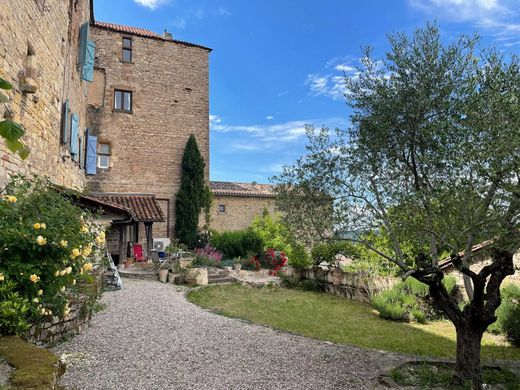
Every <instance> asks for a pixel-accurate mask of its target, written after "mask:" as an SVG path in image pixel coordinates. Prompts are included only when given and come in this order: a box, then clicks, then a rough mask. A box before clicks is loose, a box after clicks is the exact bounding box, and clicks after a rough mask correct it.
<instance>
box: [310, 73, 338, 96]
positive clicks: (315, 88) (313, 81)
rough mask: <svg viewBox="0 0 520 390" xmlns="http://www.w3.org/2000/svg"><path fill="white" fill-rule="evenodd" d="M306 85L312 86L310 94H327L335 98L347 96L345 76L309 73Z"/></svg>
mask: <svg viewBox="0 0 520 390" xmlns="http://www.w3.org/2000/svg"><path fill="white" fill-rule="evenodd" d="M305 85H308V86H309V88H310V94H311V95H314V96H327V97H330V98H332V99H334V100H341V99H343V98H344V97H345V93H346V92H347V88H346V87H345V77H344V76H339V75H330V74H329V75H320V74H308V75H307V80H305Z"/></svg>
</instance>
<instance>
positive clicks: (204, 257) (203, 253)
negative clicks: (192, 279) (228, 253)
mask: <svg viewBox="0 0 520 390" xmlns="http://www.w3.org/2000/svg"><path fill="white" fill-rule="evenodd" d="M220 260H222V253H220V252H219V251H217V250H216V249H215V248H213V247H212V246H209V245H208V246H206V247H204V248H197V249H195V260H193V262H192V264H191V265H192V267H222V264H221V262H220Z"/></svg>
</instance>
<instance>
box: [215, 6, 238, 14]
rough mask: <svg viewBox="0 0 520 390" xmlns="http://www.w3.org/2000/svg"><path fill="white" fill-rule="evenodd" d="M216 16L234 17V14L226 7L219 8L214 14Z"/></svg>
mask: <svg viewBox="0 0 520 390" xmlns="http://www.w3.org/2000/svg"><path fill="white" fill-rule="evenodd" d="M213 14H214V15H216V16H232V15H233V14H232V13H231V12H230V11H229V10H227V9H226V8H224V7H218V8H217V9H216V10H215V11H214V12H213Z"/></svg>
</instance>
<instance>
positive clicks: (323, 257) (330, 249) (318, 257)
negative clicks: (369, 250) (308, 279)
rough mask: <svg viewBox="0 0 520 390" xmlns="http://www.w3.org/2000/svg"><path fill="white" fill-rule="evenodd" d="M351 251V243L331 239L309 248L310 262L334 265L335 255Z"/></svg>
mask: <svg viewBox="0 0 520 390" xmlns="http://www.w3.org/2000/svg"><path fill="white" fill-rule="evenodd" d="M350 252H352V245H351V244H350V243H348V242H346V241H331V242H324V243H320V244H316V245H314V247H313V248H312V250H311V256H312V262H313V263H314V264H315V265H319V264H321V263H325V264H327V265H330V266H334V265H336V262H337V261H336V256H338V255H340V254H342V255H346V254H348V253H350Z"/></svg>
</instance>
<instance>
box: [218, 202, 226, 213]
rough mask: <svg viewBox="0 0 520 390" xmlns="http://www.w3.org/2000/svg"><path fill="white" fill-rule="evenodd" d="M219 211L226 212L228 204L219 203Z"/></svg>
mask: <svg viewBox="0 0 520 390" xmlns="http://www.w3.org/2000/svg"><path fill="white" fill-rule="evenodd" d="M218 212H219V213H225V212H226V205H225V204H219V205H218Z"/></svg>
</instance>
